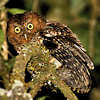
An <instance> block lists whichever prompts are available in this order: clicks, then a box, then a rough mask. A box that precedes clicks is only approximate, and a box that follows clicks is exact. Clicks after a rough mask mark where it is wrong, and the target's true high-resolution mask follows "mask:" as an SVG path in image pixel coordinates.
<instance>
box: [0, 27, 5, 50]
mask: <svg viewBox="0 0 100 100" xmlns="http://www.w3.org/2000/svg"><path fill="white" fill-rule="evenodd" d="M3 41H4V34H3V31H2V29H1V28H0V50H1V46H2V43H3Z"/></svg>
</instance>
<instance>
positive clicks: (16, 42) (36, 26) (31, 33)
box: [7, 12, 94, 93]
mask: <svg viewBox="0 0 100 100" xmlns="http://www.w3.org/2000/svg"><path fill="white" fill-rule="evenodd" d="M7 38H8V40H9V42H10V43H11V44H12V45H13V46H14V47H15V49H16V51H17V52H19V48H20V46H21V45H24V44H26V43H30V42H32V41H38V42H39V43H40V44H41V46H45V47H46V48H47V50H49V52H50V55H51V56H52V57H53V59H52V60H51V61H50V62H54V63H55V64H56V66H57V73H58V77H60V79H61V80H63V81H64V82H65V83H66V84H67V85H68V86H69V87H71V88H72V89H73V90H77V91H78V92H80V93H87V92H88V91H89V90H90V88H91V76H90V70H92V69H94V65H93V62H92V61H91V59H90V57H89V56H88V55H87V53H86V50H85V49H84V48H83V46H82V45H81V43H80V41H79V40H78V38H77V37H76V35H75V34H74V33H73V32H72V31H71V30H70V28H69V27H68V26H66V25H64V24H60V23H57V22H50V21H47V20H45V19H43V18H42V17H41V16H39V15H38V14H37V13H33V12H25V13H24V14H17V15H14V16H12V17H11V18H10V19H9V21H8V26H7Z"/></svg>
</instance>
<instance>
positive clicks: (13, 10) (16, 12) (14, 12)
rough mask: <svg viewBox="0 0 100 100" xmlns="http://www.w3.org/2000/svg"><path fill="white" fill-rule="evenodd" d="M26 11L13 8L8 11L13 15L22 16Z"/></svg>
mask: <svg viewBox="0 0 100 100" xmlns="http://www.w3.org/2000/svg"><path fill="white" fill-rule="evenodd" d="M25 11H26V10H24V9H18V8H11V9H8V12H9V13H11V14H12V15H15V14H22V13H24V12H25Z"/></svg>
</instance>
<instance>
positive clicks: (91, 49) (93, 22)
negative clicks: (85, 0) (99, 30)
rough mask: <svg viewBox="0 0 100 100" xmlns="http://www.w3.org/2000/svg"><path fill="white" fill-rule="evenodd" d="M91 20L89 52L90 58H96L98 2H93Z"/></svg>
mask: <svg viewBox="0 0 100 100" xmlns="http://www.w3.org/2000/svg"><path fill="white" fill-rule="evenodd" d="M91 7H92V10H91V19H90V32H89V52H90V56H91V57H93V56H94V31H95V26H96V18H97V0H91Z"/></svg>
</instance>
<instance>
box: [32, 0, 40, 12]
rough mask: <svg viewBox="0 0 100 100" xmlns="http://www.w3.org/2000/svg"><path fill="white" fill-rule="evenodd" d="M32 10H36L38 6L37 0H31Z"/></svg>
mask: <svg viewBox="0 0 100 100" xmlns="http://www.w3.org/2000/svg"><path fill="white" fill-rule="evenodd" d="M32 3H33V4H32V11H34V12H38V8H39V0H32Z"/></svg>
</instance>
